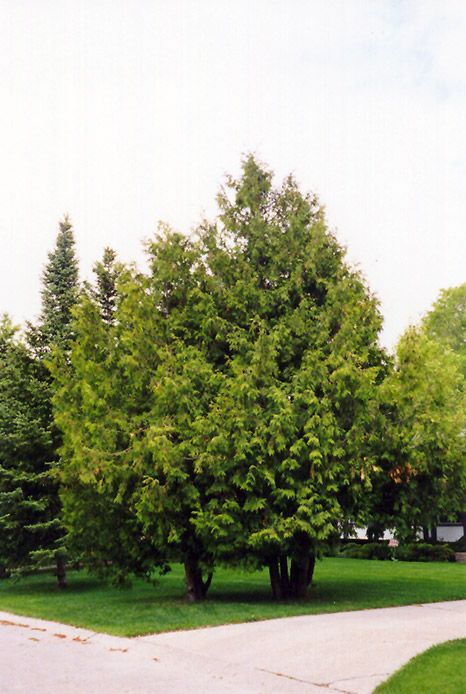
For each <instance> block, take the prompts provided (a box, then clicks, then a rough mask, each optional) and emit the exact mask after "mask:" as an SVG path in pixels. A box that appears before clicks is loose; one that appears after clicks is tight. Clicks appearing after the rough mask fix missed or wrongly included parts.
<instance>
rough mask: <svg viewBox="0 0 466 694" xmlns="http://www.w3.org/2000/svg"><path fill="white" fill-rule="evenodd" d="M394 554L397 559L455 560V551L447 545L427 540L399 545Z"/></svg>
mask: <svg viewBox="0 0 466 694" xmlns="http://www.w3.org/2000/svg"><path fill="white" fill-rule="evenodd" d="M394 554H395V559H398V560H399V561H455V553H454V551H453V550H452V549H451V548H450V547H448V545H429V544H428V543H427V542H412V543H411V544H406V545H400V546H399V547H397V548H396V550H395V553H394Z"/></svg>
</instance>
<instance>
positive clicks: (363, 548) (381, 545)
mask: <svg viewBox="0 0 466 694" xmlns="http://www.w3.org/2000/svg"><path fill="white" fill-rule="evenodd" d="M341 556H343V557H348V558H350V559H380V560H384V559H391V558H392V550H391V548H390V547H389V546H388V545H387V544H386V543H385V542H366V543H364V544H363V545H362V544H356V543H350V544H348V545H346V547H344V548H343V549H342V551H341Z"/></svg>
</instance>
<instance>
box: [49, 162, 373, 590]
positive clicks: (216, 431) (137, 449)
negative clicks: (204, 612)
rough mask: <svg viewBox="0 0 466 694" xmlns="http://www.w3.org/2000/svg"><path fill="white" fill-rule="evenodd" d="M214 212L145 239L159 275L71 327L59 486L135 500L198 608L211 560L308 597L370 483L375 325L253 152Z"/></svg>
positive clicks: (319, 218)
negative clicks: (192, 233)
mask: <svg viewBox="0 0 466 694" xmlns="http://www.w3.org/2000/svg"><path fill="white" fill-rule="evenodd" d="M219 202H220V208H221V214H220V217H219V220H218V222H217V223H216V224H213V225H209V224H207V223H206V224H204V225H202V227H201V228H200V230H199V239H198V240H197V241H192V240H190V239H187V238H185V237H183V236H181V235H180V234H175V233H173V232H170V231H166V230H165V231H164V232H163V233H162V234H161V235H159V237H158V238H157V239H156V241H155V242H154V243H152V244H150V246H149V254H150V267H151V272H150V275H149V276H148V277H144V276H141V275H138V274H135V273H130V274H129V275H128V276H127V277H126V279H125V281H123V282H122V283H121V284H120V287H121V295H120V297H119V301H118V307H117V309H116V313H115V320H114V323H113V325H112V326H111V327H110V329H106V330H105V329H104V328H103V327H100V328H99V329H96V326H95V324H94V321H95V318H96V315H97V314H96V310H95V307H94V308H93V309H92V316H93V318H92V320H91V319H90V318H88V319H86V321H84V319H83V320H82V321H78V323H77V324H76V326H75V327H76V332H77V340H76V342H75V343H74V346H73V350H72V353H71V364H72V367H73V369H74V375H73V377H72V379H71V380H70V378H69V377H66V376H65V377H64V378H63V379H62V381H61V388H60V398H63V401H62V402H59V403H58V407H57V411H58V413H59V415H58V416H59V418H60V419H59V424H60V426H61V428H62V430H63V432H64V437H65V446H67V447H68V455H67V462H66V465H65V466H64V469H63V470H62V478H63V479H64V484H65V485H66V484H67V482H66V479H67V476H69V478H68V479H70V480H72V479H73V475H74V476H75V478H79V480H80V481H81V483H85V484H87V485H90V487H91V488H92V489H93V490H94V491H95V492H97V493H99V494H101V495H102V496H103V497H106V498H107V499H108V502H109V503H121V502H122V501H123V503H124V504H125V505H126V507H127V508H128V509H130V510H131V514H132V515H133V516H134V517H136V518H137V519H138V520H139V521H140V523H141V525H142V529H143V531H144V534H145V535H146V536H148V537H150V538H151V539H152V541H153V542H154V545H155V547H156V548H157V549H158V551H159V552H160V555H161V556H163V555H164V554H165V557H167V558H168V557H174V558H178V559H180V560H182V561H183V562H184V564H185V571H186V580H187V587H188V596H189V597H190V599H195V600H196V599H201V598H202V597H204V595H205V593H206V590H207V588H208V584H209V578H208V577H207V580H206V579H205V576H204V575H203V572H204V571H205V570H207V571H209V570H211V569H212V566H213V564H214V562H215V561H230V562H245V563H248V564H256V565H257V564H261V565H268V567H269V570H270V578H271V583H272V588H273V593H274V595H275V596H276V597H277V598H279V597H286V596H289V595H292V596H296V597H301V596H303V595H304V594H305V592H306V589H307V586H308V583H309V581H310V578H311V576H312V569H313V564H314V559H315V555H316V553H317V552H318V551H319V550H320V548H321V547H322V546H323V545H324V544H325V542H327V541H328V540H329V538H331V537H332V536H334V535H335V534H337V533H338V530H339V527H340V524H341V523H342V521H343V520H344V519H345V517H351V518H354V517H356V514H357V513H358V512H359V508H360V506H361V497H363V496H364V492H365V491H366V490H367V488H368V478H369V476H370V474H371V471H372V460H371V458H370V447H369V441H368V439H369V431H368V426H367V425H368V415H367V411H368V403H369V402H370V401H371V399H372V398H373V394H374V388H375V384H376V383H377V380H378V379H380V378H381V374H382V373H383V370H384V368H385V364H384V355H383V353H382V351H381V350H380V348H379V346H378V344H377V335H378V331H379V329H380V324H381V319H380V315H379V313H378V309H377V302H376V301H375V299H374V298H373V297H372V296H371V294H370V292H369V291H368V290H367V288H366V286H365V284H364V282H363V280H362V278H361V277H360V275H359V274H358V273H357V272H355V271H353V270H351V269H350V268H349V267H348V265H347V264H346V263H345V260H344V252H343V250H342V248H341V247H340V246H339V245H338V243H337V241H336V239H335V238H334V236H333V235H332V234H331V233H330V232H329V231H328V229H327V228H326V225H325V220H324V216H323V212H322V210H321V208H320V207H319V205H318V202H317V200H316V199H315V198H313V197H310V196H303V195H302V194H301V193H300V191H299V189H298V187H297V185H296V183H295V182H294V180H293V179H292V178H288V179H286V181H285V182H284V184H283V186H282V187H281V188H278V189H276V188H274V187H273V185H272V176H271V174H270V172H268V171H267V170H266V169H265V168H264V167H262V166H261V165H259V164H258V163H257V162H256V161H255V160H254V159H253V158H248V159H247V160H246V161H245V162H244V166H243V175H242V177H241V179H240V180H238V181H235V180H232V179H231V180H229V182H228V186H227V189H226V190H225V191H223V192H222V193H221V195H220V197H219ZM86 311H91V308H90V307H88V308H87V309H86ZM102 326H103V323H102ZM105 345H106V346H105ZM75 388H76V389H77V390H78V392H79V394H80V395H79V398H78V399H77V400H76V403H77V404H76V406H75V407H74V409H73V410H71V411H70V408H69V405H68V404H67V398H69V397H72V393H73V391H74V389H75ZM69 490H70V494H73V489H72V485H70V486H69ZM67 493H68V491H67ZM74 499H75V502H76V505H77V506H79V503H80V502H79V498H78V497H77V496H76V495H75V496H74ZM76 517H77V516H76ZM67 522H71V523H73V519H72V517H71V516H70V518H69V520H68V521H67ZM127 537H129V535H128V536H127Z"/></svg>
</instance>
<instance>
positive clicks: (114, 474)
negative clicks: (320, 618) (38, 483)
mask: <svg viewBox="0 0 466 694" xmlns="http://www.w3.org/2000/svg"><path fill="white" fill-rule="evenodd" d="M148 252H149V259H150V266H151V272H150V275H149V276H148V277H146V276H143V275H140V274H138V273H135V272H130V271H127V272H125V273H123V275H122V277H121V279H120V282H119V293H118V301H117V305H116V310H115V313H114V315H113V319H112V321H111V323H110V324H109V323H108V321H107V320H106V317H105V314H104V313H103V312H102V302H101V301H100V300H99V295H98V293H97V292H96V291H94V292H91V293H89V295H88V296H87V297H85V298H84V299H83V300H82V302H81V304H80V306H79V308H78V310H77V312H76V323H75V330H76V335H77V339H76V341H75V343H74V345H73V349H72V351H71V355H70V367H69V369H68V370H66V369H65V370H63V371H62V372H61V373H57V378H58V379H59V380H60V382H61V388H60V389H59V391H58V393H57V397H56V400H55V402H56V416H57V422H58V424H59V426H60V428H61V430H62V431H63V434H64V447H63V458H64V465H63V468H62V472H61V479H62V485H63V488H62V498H63V501H64V511H65V522H66V525H67V528H68V533H69V537H70V538H71V539H72V541H73V544H74V546H77V545H80V553H81V556H82V557H83V558H84V559H85V561H87V562H88V563H91V562H93V563H94V566H99V565H100V567H101V570H103V569H102V567H105V570H106V571H107V573H113V574H116V575H117V576H119V577H123V576H124V575H125V574H127V573H128V572H131V571H134V572H136V573H139V574H146V575H150V573H151V571H152V569H153V568H155V567H157V566H160V567H162V568H163V567H164V566H165V562H166V560H167V559H175V560H181V561H183V562H184V564H185V568H186V577H187V595H188V597H189V599H199V598H202V597H204V595H205V593H206V591H207V588H208V579H207V580H205V577H203V576H202V570H203V569H208V568H209V566H210V565H211V563H212V558H211V556H210V554H209V552H208V551H207V550H206V548H205V547H204V546H203V543H202V542H201V540H200V539H199V537H198V536H197V534H196V530H195V527H194V523H193V518H194V515H195V514H196V512H197V510H198V508H199V505H200V503H201V501H200V500H201V497H202V482H201V480H200V479H198V478H197V476H196V472H195V469H194V462H195V459H196V457H197V453H196V450H195V447H194V446H195V444H194V441H193V426H194V421H195V420H196V418H197V417H199V416H202V415H203V414H205V412H206V410H207V409H208V404H209V402H210V400H211V399H212V391H213V390H214V392H215V387H216V378H215V373H214V366H213V365H212V363H211V361H210V360H209V357H208V346H209V345H210V343H211V339H209V337H208V334H207V331H206V325H207V322H208V320H209V316H210V313H211V312H212V300H211V298H210V296H209V293H208V292H207V291H206V289H205V287H204V288H203V286H204V284H205V282H206V281H207V275H206V273H205V271H204V270H203V269H202V263H201V259H200V254H199V249H198V248H196V245H195V244H193V243H191V242H190V241H189V240H188V239H186V238H185V237H183V236H181V235H180V234H176V233H174V232H171V231H169V230H167V229H165V230H162V232H161V233H160V235H159V236H158V237H157V239H156V240H155V241H154V242H153V243H151V244H150V245H149V247H148ZM83 490H85V493H86V495H87V498H91V499H92V498H94V499H95V500H96V502H97V503H96V505H97V507H98V508H106V507H107V508H109V509H110V510H111V514H112V515H110V516H109V517H110V518H113V519H118V523H114V525H113V527H118V531H117V532H114V541H113V542H110V543H108V544H106V543H105V542H104V541H103V540H104V538H105V536H109V535H111V528H110V533H107V531H106V528H107V523H106V520H104V522H102V519H101V517H100V518H96V517H95V516H92V515H90V516H88V518H87V519H86V520H85V523H84V527H86V528H89V527H90V526H93V528H92V531H91V532H90V533H82V526H83V517H84V516H85V515H86V513H85V503H84V501H83V498H84V497H83ZM89 537H92V538H93V543H92V545H91V543H90V542H89ZM96 538H97V542H96ZM116 540H118V543H117V542H116ZM113 550H115V551H113ZM109 558H110V559H111V563H107V564H106V563H105V562H108V559H109ZM89 560H91V561H89Z"/></svg>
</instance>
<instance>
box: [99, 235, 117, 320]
mask: <svg viewBox="0 0 466 694" xmlns="http://www.w3.org/2000/svg"><path fill="white" fill-rule="evenodd" d="M121 272H122V266H121V265H120V264H119V263H118V262H117V260H116V253H115V251H114V250H112V249H111V248H109V247H106V248H105V249H104V253H103V257H102V260H101V261H99V262H98V263H96V264H95V265H94V274H95V276H96V281H95V288H94V289H93V290H92V293H93V296H94V297H95V299H96V300H97V302H98V304H99V306H100V314H101V316H102V320H103V321H104V323H106V324H107V325H110V324H111V323H112V321H113V315H114V313H115V308H116V301H117V280H118V277H119V276H120V274H121Z"/></svg>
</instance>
